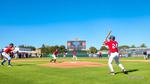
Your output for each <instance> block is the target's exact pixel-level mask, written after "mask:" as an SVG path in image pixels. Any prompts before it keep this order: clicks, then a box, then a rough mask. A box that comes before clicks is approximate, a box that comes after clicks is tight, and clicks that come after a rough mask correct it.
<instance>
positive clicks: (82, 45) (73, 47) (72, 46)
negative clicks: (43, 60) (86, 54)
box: [67, 41, 86, 50]
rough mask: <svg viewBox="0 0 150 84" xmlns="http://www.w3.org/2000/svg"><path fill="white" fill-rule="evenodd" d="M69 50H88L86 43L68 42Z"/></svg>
mask: <svg viewBox="0 0 150 84" xmlns="http://www.w3.org/2000/svg"><path fill="white" fill-rule="evenodd" d="M67 49H69V50H84V49H86V41H67Z"/></svg>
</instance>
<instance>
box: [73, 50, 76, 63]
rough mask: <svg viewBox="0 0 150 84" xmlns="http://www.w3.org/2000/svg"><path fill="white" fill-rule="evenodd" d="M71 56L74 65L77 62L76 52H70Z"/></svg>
mask: <svg viewBox="0 0 150 84" xmlns="http://www.w3.org/2000/svg"><path fill="white" fill-rule="evenodd" d="M72 55H73V58H72V59H73V62H74V63H76V61H77V52H76V51H75V50H74V51H73V52H72Z"/></svg>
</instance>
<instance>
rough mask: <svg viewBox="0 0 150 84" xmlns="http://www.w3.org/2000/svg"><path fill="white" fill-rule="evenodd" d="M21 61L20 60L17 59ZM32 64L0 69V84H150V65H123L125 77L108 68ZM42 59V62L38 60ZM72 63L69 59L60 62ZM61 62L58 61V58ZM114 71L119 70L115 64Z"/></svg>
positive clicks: (17, 64)
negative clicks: (125, 72) (112, 72)
mask: <svg viewBox="0 0 150 84" xmlns="http://www.w3.org/2000/svg"><path fill="white" fill-rule="evenodd" d="M136 59H137V60H143V58H123V59H121V60H136ZM18 60H22V59H18ZM23 60H35V61H34V62H28V61H25V62H16V63H12V64H13V65H14V66H13V67H7V66H0V84H150V80H149V79H150V75H149V74H150V71H149V70H150V62H122V63H123V64H124V66H125V67H126V68H127V70H135V69H136V70H137V71H134V72H129V74H128V75H125V74H123V73H119V74H117V75H115V76H111V75H110V74H108V72H109V70H108V66H104V67H82V68H52V67H42V66H38V64H45V63H48V62H49V59H48V58H41V59H40V58H32V59H31V58H30V59H23ZM38 60H41V61H38ZM63 60H65V61H71V58H66V59H63ZM58 61H59V62H61V61H62V59H61V58H59V59H58ZM79 61H90V62H101V63H104V64H106V63H107V59H106V58H103V59H98V58H79ZM114 69H115V70H116V71H117V72H119V71H120V69H119V68H118V66H117V65H115V64H114Z"/></svg>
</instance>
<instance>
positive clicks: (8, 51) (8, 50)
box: [4, 47, 13, 53]
mask: <svg viewBox="0 0 150 84" xmlns="http://www.w3.org/2000/svg"><path fill="white" fill-rule="evenodd" d="M12 48H13V47H7V48H6V49H5V50H4V52H5V53H10V52H11V51H13V50H12Z"/></svg>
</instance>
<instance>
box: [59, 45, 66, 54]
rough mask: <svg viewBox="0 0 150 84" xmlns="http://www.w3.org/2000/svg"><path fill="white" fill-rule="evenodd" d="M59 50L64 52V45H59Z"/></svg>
mask: <svg viewBox="0 0 150 84" xmlns="http://www.w3.org/2000/svg"><path fill="white" fill-rule="evenodd" d="M59 52H60V53H64V52H66V47H65V46H64V45H61V46H59Z"/></svg>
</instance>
